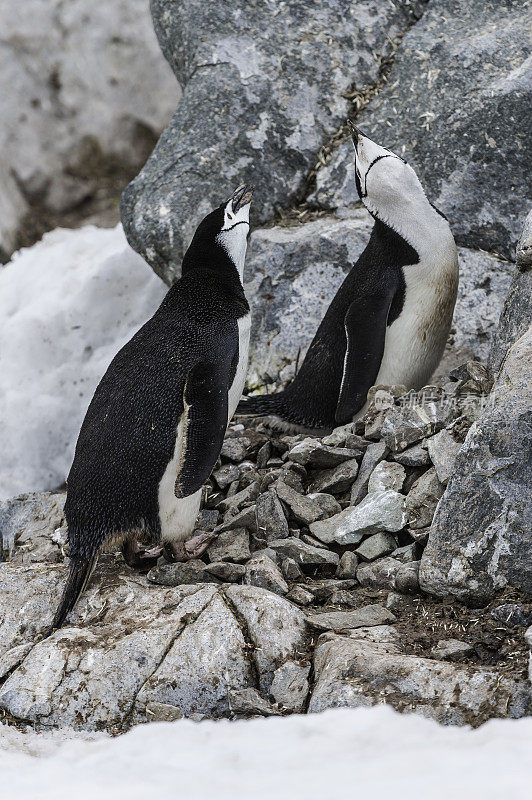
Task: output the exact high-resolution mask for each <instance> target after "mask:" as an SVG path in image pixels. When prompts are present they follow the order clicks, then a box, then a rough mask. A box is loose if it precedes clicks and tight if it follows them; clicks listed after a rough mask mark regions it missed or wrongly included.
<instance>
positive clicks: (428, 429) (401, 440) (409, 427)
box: [381, 387, 453, 453]
mask: <svg viewBox="0 0 532 800" xmlns="http://www.w3.org/2000/svg"><path fill="white" fill-rule="evenodd" d="M424 389H426V391H425V398H424V399H423V390H420V392H419V393H418V395H417V396H418V397H419V398H420V399H421V401H422V402H418V403H416V402H414V403H412V404H405V405H403V406H395V407H394V408H391V409H389V410H388V411H387V413H386V418H385V420H384V423H383V425H382V430H381V436H382V439H383V441H384V442H385V443H386V445H387V446H388V447H389V448H390V450H392V451H393V452H394V453H396V452H398V451H401V450H406V448H407V447H409V446H410V445H412V444H416V442H419V441H421V440H422V439H425V438H426V437H427V436H431V435H432V434H433V433H437V432H438V431H440V430H441V429H442V428H444V427H445V426H446V425H447V424H448V423H449V422H451V420H452V418H453V409H452V406H451V405H450V404H444V403H441V402H438V400H439V399H440V395H439V394H438V391H437V390H435V389H433V387H424ZM429 391H430V395H429ZM440 394H441V393H440ZM427 395H428V396H429V397H430V396H432V397H434V398H435V399H434V400H432V399H427Z"/></svg>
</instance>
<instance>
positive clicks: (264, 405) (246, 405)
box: [236, 392, 284, 417]
mask: <svg viewBox="0 0 532 800" xmlns="http://www.w3.org/2000/svg"><path fill="white" fill-rule="evenodd" d="M283 407H284V403H283V392H278V393H277V394H258V395H253V396H252V397H242V399H241V400H240V403H239V404H238V408H237V410H236V414H237V415H238V416H243V417H265V416H268V414H279V415H283V411H284V408H283Z"/></svg>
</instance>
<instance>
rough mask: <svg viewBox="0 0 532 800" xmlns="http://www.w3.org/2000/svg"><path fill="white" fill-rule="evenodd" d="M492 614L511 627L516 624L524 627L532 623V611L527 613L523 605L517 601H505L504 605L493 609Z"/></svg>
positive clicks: (494, 617) (498, 620)
mask: <svg viewBox="0 0 532 800" xmlns="http://www.w3.org/2000/svg"><path fill="white" fill-rule="evenodd" d="M491 616H492V617H493V619H496V620H497V622H502V624H503V625H507V626H508V627H509V628H513V627H514V625H519V626H521V627H523V628H527V627H528V626H529V625H532V612H531V613H527V612H526V611H525V609H524V608H523V606H520V605H518V604H517V603H504V604H503V605H502V606H497V607H496V608H493V609H492V611H491Z"/></svg>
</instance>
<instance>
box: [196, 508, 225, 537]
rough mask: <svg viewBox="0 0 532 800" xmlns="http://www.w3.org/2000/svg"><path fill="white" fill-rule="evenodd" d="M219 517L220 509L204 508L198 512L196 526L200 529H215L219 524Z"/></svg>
mask: <svg viewBox="0 0 532 800" xmlns="http://www.w3.org/2000/svg"><path fill="white" fill-rule="evenodd" d="M219 519H220V513H219V512H218V511H216V510H215V509H209V508H204V509H203V510H202V511H200V513H199V514H198V519H197V520H196V528H199V530H200V531H209V532H210V531H213V530H214V529H215V528H216V526H217V525H218V520H219Z"/></svg>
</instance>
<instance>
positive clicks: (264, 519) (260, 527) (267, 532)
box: [255, 490, 289, 541]
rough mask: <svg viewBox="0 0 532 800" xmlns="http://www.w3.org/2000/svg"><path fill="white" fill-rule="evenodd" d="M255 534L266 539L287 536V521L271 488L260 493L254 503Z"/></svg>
mask: <svg viewBox="0 0 532 800" xmlns="http://www.w3.org/2000/svg"><path fill="white" fill-rule="evenodd" d="M255 515H256V523H257V536H259V537H260V538H264V539H266V541H269V540H270V539H285V538H286V537H287V536H289V532H288V522H287V520H286V516H285V513H284V511H283V506H282V505H281V501H280V500H279V497H278V496H277V494H276V493H275V492H274V491H273V490H269V491H268V492H265V493H264V494H261V495H259V496H258V498H257V502H256V505H255Z"/></svg>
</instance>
